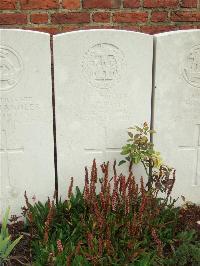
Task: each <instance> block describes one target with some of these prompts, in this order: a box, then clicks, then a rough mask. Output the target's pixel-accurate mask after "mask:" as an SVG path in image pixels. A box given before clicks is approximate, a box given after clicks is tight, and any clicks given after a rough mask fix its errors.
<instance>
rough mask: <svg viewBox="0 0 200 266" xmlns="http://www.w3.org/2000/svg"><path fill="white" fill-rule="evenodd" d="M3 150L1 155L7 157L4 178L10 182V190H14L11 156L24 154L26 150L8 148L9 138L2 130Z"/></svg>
mask: <svg viewBox="0 0 200 266" xmlns="http://www.w3.org/2000/svg"><path fill="white" fill-rule="evenodd" d="M1 145H2V146H1V148H0V154H4V155H5V161H6V165H5V171H6V172H5V175H4V178H6V180H8V186H9V188H13V186H12V182H11V176H10V154H16V153H22V152H24V148H23V147H20V148H10V147H8V138H7V131H6V130H5V129H3V130H1Z"/></svg>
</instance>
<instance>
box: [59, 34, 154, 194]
mask: <svg viewBox="0 0 200 266" xmlns="http://www.w3.org/2000/svg"><path fill="white" fill-rule="evenodd" d="M152 57H153V38H152V36H150V35H146V34H141V33H136V32H128V31H116V30H89V31H79V32H78V31H77V32H73V33H65V34H61V35H56V36H55V37H54V62H55V97H56V125H57V149H58V175H59V180H60V182H59V183H60V191H61V193H62V195H66V189H67V187H68V184H69V182H70V176H73V177H74V178H75V183H76V184H77V185H79V186H80V187H82V186H83V184H84V166H86V165H87V166H91V164H92V160H93V159H94V158H96V160H97V163H98V164H100V163H102V162H104V161H107V160H109V161H111V162H113V160H114V159H117V161H118V162H119V160H121V159H122V158H123V157H122V156H121V155H120V148H121V147H122V145H123V144H125V143H126V140H127V133H126V130H127V128H128V127H130V126H133V125H141V124H142V123H143V122H145V121H147V122H149V120H150V113H151V107H150V102H151V82H152V73H151V69H152ZM122 171H124V169H122ZM141 174H143V172H140V173H138V175H139V176H140V175H141Z"/></svg>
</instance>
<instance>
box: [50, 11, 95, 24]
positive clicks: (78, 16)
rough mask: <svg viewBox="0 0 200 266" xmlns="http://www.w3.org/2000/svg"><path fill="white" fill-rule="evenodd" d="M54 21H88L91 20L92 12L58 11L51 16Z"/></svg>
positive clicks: (59, 22) (60, 22)
mask: <svg viewBox="0 0 200 266" xmlns="http://www.w3.org/2000/svg"><path fill="white" fill-rule="evenodd" d="M51 19H52V22H53V23H58V24H64V23H88V22H90V14H89V13H85V12H84V13H83V12H73V13H57V14H53V15H52V16H51Z"/></svg>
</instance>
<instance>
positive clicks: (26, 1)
mask: <svg viewBox="0 0 200 266" xmlns="http://www.w3.org/2000/svg"><path fill="white" fill-rule="evenodd" d="M20 3H21V8H22V9H29V10H32V9H54V8H59V0H20Z"/></svg>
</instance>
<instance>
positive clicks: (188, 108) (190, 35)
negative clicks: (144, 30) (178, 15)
mask: <svg viewBox="0 0 200 266" xmlns="http://www.w3.org/2000/svg"><path fill="white" fill-rule="evenodd" d="M155 41H156V62H155V63H156V72H155V76H156V79H155V86H156V88H155V116H154V128H155V129H156V131H157V134H156V136H155V145H156V147H157V149H158V150H160V151H161V153H162V154H163V158H164V159H165V161H166V162H167V163H168V164H169V165H170V166H173V167H174V168H175V169H176V170H177V171H176V182H175V187H174V192H173V194H172V195H173V196H175V197H178V196H181V195H183V196H185V197H186V200H190V201H193V202H199V203H200V30H190V31H178V32H171V33H164V34H158V35H156V36H155ZM180 203H181V201H180Z"/></svg>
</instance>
